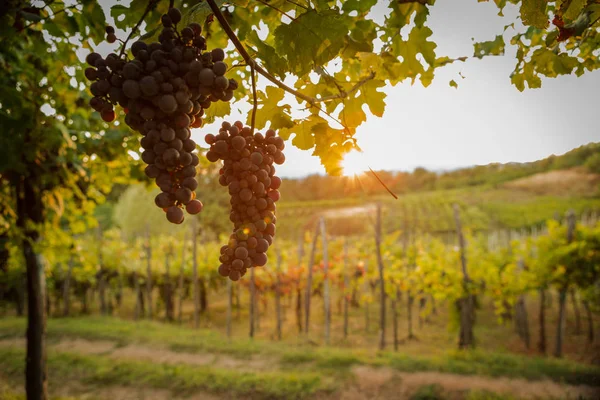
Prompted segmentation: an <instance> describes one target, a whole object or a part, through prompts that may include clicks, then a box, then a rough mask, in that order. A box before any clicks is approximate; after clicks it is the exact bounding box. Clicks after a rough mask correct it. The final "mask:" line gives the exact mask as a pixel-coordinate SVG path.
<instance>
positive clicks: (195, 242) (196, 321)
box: [192, 218, 200, 329]
mask: <svg viewBox="0 0 600 400" xmlns="http://www.w3.org/2000/svg"><path fill="white" fill-rule="evenodd" d="M192 282H193V284H192V290H193V293H192V301H193V302H194V328H195V329H198V327H199V326H200V304H199V301H200V299H199V297H200V293H199V288H198V220H197V218H193V219H192Z"/></svg>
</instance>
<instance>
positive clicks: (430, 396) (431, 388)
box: [410, 385, 444, 400]
mask: <svg viewBox="0 0 600 400" xmlns="http://www.w3.org/2000/svg"><path fill="white" fill-rule="evenodd" d="M442 393H444V388H442V387H441V386H440V385H424V386H421V387H420V388H418V389H417V391H416V392H415V393H414V394H413V395H412V396H411V397H410V400H444V396H443V395H442Z"/></svg>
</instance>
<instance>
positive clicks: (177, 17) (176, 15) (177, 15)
mask: <svg viewBox="0 0 600 400" xmlns="http://www.w3.org/2000/svg"><path fill="white" fill-rule="evenodd" d="M167 16H168V17H169V18H170V20H171V22H172V23H173V24H177V23H179V21H181V11H179V10H178V9H177V8H169V11H168V12H167Z"/></svg>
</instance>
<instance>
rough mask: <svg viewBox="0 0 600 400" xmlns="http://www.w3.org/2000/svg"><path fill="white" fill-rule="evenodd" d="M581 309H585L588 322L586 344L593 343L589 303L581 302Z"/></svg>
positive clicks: (592, 325)
mask: <svg viewBox="0 0 600 400" xmlns="http://www.w3.org/2000/svg"><path fill="white" fill-rule="evenodd" d="M583 308H584V309H585V314H586V317H587V321H588V333H587V340H588V343H590V344H591V343H594V319H593V316H592V309H591V307H590V303H589V302H588V301H587V300H584V301H583Z"/></svg>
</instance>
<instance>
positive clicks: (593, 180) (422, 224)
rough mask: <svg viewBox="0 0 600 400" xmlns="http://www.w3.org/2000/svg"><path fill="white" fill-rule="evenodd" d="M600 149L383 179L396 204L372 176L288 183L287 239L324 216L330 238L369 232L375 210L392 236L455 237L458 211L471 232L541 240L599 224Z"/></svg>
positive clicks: (283, 207)
mask: <svg viewBox="0 0 600 400" xmlns="http://www.w3.org/2000/svg"><path fill="white" fill-rule="evenodd" d="M598 160H600V143H591V144H588V145H586V146H581V147H579V148H577V149H574V150H571V151H570V152H568V153H566V154H564V155H561V156H550V157H548V158H545V159H543V160H539V161H535V162H531V163H510V164H490V165H486V166H477V167H472V168H465V169H461V170H456V171H452V172H444V173H439V174H438V173H434V172H429V171H426V170H424V169H417V170H415V171H414V172H412V173H393V172H386V171H381V172H378V175H379V176H380V177H381V179H382V180H383V181H384V182H385V183H386V184H387V185H388V186H389V187H390V188H391V189H392V190H393V191H394V192H396V193H398V195H399V198H398V200H396V199H394V198H393V197H392V196H390V195H389V194H387V193H386V191H385V189H384V188H383V187H382V186H381V185H380V184H379V183H378V182H377V181H376V180H375V179H372V177H371V176H370V175H363V176H359V177H322V176H309V177H307V178H304V179H301V180H286V181H285V183H284V185H282V191H283V199H284V200H283V201H282V202H281V203H280V206H279V208H278V211H279V218H280V219H281V220H283V221H285V222H283V223H281V224H279V226H281V227H282V231H284V233H285V234H288V235H290V236H291V235H294V234H297V233H295V232H297V231H300V230H302V229H303V228H304V229H310V227H311V226H312V225H313V224H314V222H315V221H316V219H317V218H318V217H319V216H321V215H323V216H325V218H326V219H327V220H328V225H329V227H330V231H331V233H332V234H364V233H367V232H369V231H370V224H369V223H367V222H368V221H369V219H372V217H373V215H374V210H375V208H376V207H375V204H376V203H380V204H382V207H383V209H384V214H385V216H386V218H385V219H384V220H385V225H386V226H385V228H386V230H387V231H393V230H398V229H400V230H404V229H407V230H410V231H414V232H420V233H430V234H434V235H452V234H453V232H454V219H453V214H452V205H453V204H454V203H457V204H458V205H459V207H460V210H461V215H462V218H463V222H464V225H465V226H466V227H467V228H468V229H470V230H472V231H490V230H519V231H522V233H528V234H530V233H535V232H536V231H537V230H538V229H541V228H542V226H543V224H544V223H545V221H546V220H548V219H551V218H554V217H555V216H556V215H557V214H558V215H562V214H564V213H565V212H566V211H567V210H569V209H573V210H574V211H575V212H576V213H577V214H578V215H579V216H580V218H584V219H598V212H599V211H600V190H599V187H600V173H599V172H600V168H599V162H598Z"/></svg>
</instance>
